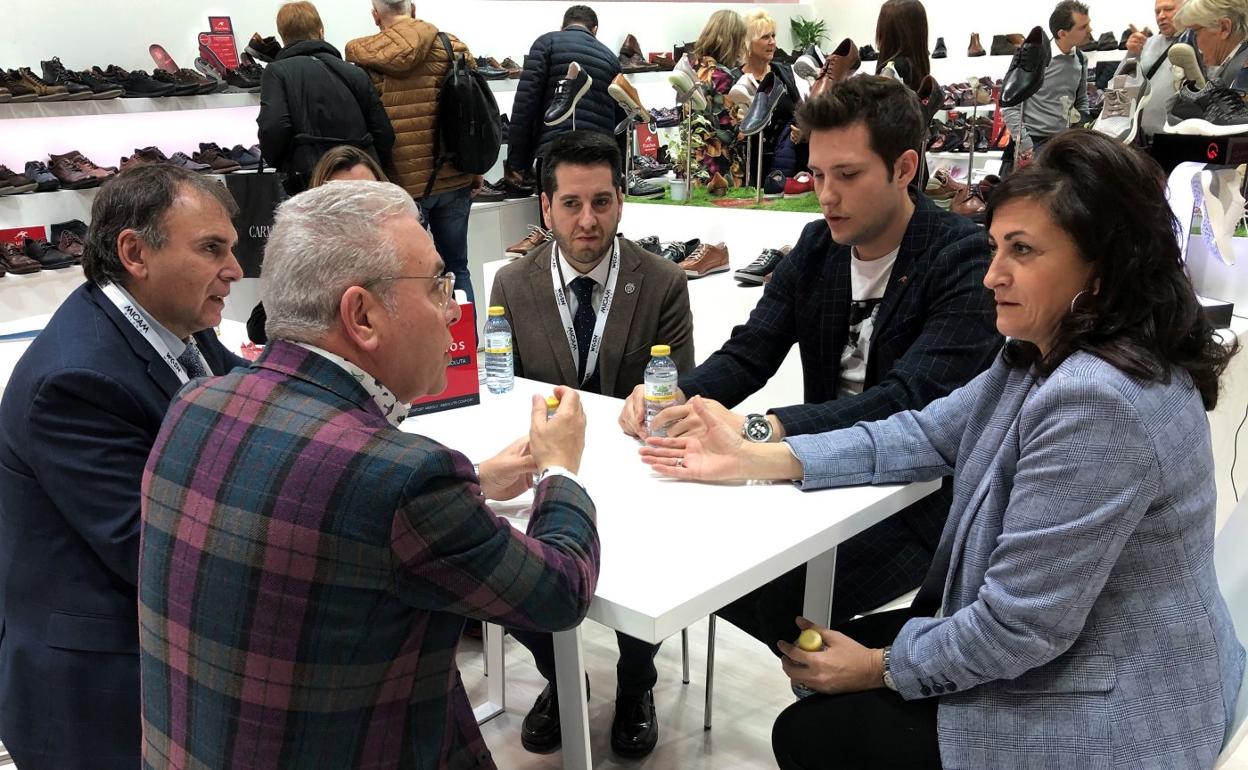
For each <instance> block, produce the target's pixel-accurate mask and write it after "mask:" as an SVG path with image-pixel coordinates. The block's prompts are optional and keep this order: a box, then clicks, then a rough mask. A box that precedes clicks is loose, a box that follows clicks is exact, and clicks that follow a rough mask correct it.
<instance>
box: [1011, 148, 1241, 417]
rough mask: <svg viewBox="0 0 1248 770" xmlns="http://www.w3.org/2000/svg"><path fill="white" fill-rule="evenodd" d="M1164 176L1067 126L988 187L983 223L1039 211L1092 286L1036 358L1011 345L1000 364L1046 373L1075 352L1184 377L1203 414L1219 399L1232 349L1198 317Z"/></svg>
mask: <svg viewBox="0 0 1248 770" xmlns="http://www.w3.org/2000/svg"><path fill="white" fill-rule="evenodd" d="M1165 190H1166V177H1165V174H1164V173H1163V172H1162V170H1161V167H1160V166H1158V165H1157V163H1156V162H1155V161H1154V160H1153V159H1152V158H1150V157H1148V156H1147V155H1144V154H1143V153H1141V152H1139V151H1138V150H1134V149H1132V148H1130V147H1128V146H1126V145H1124V144H1122V143H1121V142H1118V141H1115V140H1113V139H1111V138H1109V137H1108V136H1105V135H1104V134H1101V133H1099V132H1096V131H1090V130H1087V129H1071V130H1069V131H1065V132H1063V133H1061V134H1059V135H1058V136H1056V137H1054V138H1053V139H1052V140H1051V141H1050V142H1048V143H1047V144H1046V145H1045V146H1044V148H1043V149H1042V150H1041V151H1040V154H1039V155H1038V156H1037V157H1036V160H1035V161H1034V162H1033V163H1031V164H1030V165H1029V166H1027V167H1026V168H1024V169H1022V170H1020V171H1017V172H1015V173H1014V174H1012V175H1010V176H1009V177H1008V178H1007V179H1006V180H1005V181H1004V182H1002V183H1001V184H999V185H997V186H996V187H994V188H993V190H992V193H991V195H990V196H989V200H988V210H987V223H988V226H989V227H991V226H992V218H993V214H994V212H995V211H996V210H998V209H1000V208H1001V207H1002V206H1004V205H1005V204H1006V203H1009V202H1010V201H1013V200H1019V199H1028V200H1033V201H1038V202H1042V203H1043V204H1044V205H1045V206H1047V207H1048V210H1049V213H1050V214H1051V215H1052V217H1053V221H1054V222H1055V223H1056V224H1057V226H1058V227H1060V228H1061V229H1062V230H1064V231H1065V232H1066V234H1067V235H1069V236H1070V238H1071V240H1072V241H1074V243H1075V244H1076V245H1077V247H1078V249H1079V255H1080V257H1081V258H1082V259H1083V260H1084V261H1086V262H1088V263H1090V264H1091V265H1092V266H1093V276H1094V278H1096V279H1099V281H1100V286H1099V289H1098V290H1097V293H1096V294H1095V295H1093V294H1091V293H1088V294H1084V295H1082V296H1081V297H1079V302H1078V303H1074V304H1073V305H1072V310H1071V312H1070V313H1068V314H1067V315H1066V316H1065V317H1064V318H1063V319H1062V320H1061V321H1060V322H1059V324H1058V328H1057V334H1056V335H1055V338H1054V342H1053V346H1052V348H1051V349H1050V350H1049V353H1048V355H1044V356H1042V355H1041V354H1040V349H1039V348H1038V347H1036V346H1035V345H1034V344H1032V343H1030V342H1024V341H1022V340H1011V341H1010V342H1009V343H1007V344H1006V347H1005V352H1004V354H1003V358H1004V359H1005V362H1006V363H1007V364H1010V365H1011V366H1017V367H1032V366H1034V367H1035V368H1036V369H1037V370H1038V371H1039V373H1040V374H1041V375H1045V376H1047V375H1049V374H1051V373H1052V372H1053V370H1054V369H1056V368H1057V367H1058V366H1059V365H1060V364H1061V363H1062V362H1063V361H1064V360H1066V358H1067V357H1068V356H1070V355H1071V354H1072V353H1075V352H1078V351H1080V350H1082V351H1086V352H1088V353H1091V354H1093V355H1095V356H1098V357H1099V358H1102V359H1104V360H1105V361H1108V362H1109V363H1111V364H1113V365H1114V366H1116V367H1117V368H1119V369H1121V370H1122V371H1124V372H1126V373H1127V374H1129V375H1131V376H1133V377H1137V378H1139V379H1143V380H1154V381H1157V382H1169V379H1170V375H1171V373H1172V371H1173V369H1175V368H1176V367H1177V368H1181V369H1183V370H1185V371H1186V372H1187V373H1188V374H1189V375H1191V378H1192V381H1193V382H1194V383H1195V385H1196V389H1197V390H1198V391H1200V397H1201V400H1202V401H1203V402H1204V405H1205V409H1207V410H1211V409H1213V408H1214V406H1216V405H1217V402H1218V379H1219V377H1220V376H1221V375H1222V372H1223V371H1224V370H1225V369H1226V365H1227V363H1228V362H1229V361H1230V358H1231V356H1233V355H1234V354H1235V353H1236V352H1237V351H1238V344H1235V345H1233V346H1231V347H1227V346H1224V345H1223V344H1222V343H1221V342H1220V341H1219V339H1218V337H1217V336H1216V334H1215V331H1214V328H1213V326H1212V325H1211V324H1210V323H1209V321H1208V319H1207V318H1206V317H1205V314H1204V311H1203V310H1202V309H1201V306H1200V303H1199V302H1198V301H1197V299H1196V292H1195V290H1193V288H1192V283H1191V281H1190V280H1189V279H1188V277H1187V274H1186V273H1185V272H1184V271H1183V262H1182V259H1181V254H1180V251H1179V244H1178V241H1177V240H1176V237H1175V236H1176V234H1178V237H1183V238H1185V237H1187V233H1186V231H1185V230H1184V229H1183V228H1181V227H1180V225H1179V222H1178V220H1176V219H1175V217H1174V214H1173V213H1172V212H1171V210H1170V205H1169V203H1168V202H1167V201H1166V193H1165Z"/></svg>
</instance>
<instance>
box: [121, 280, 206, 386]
mask: <svg viewBox="0 0 1248 770" xmlns="http://www.w3.org/2000/svg"><path fill="white" fill-rule="evenodd" d="M100 291H102V292H104V296H105V297H108V298H109V299H110V300H111V301H112V303H113V304H114V305H116V306H117V309H118V310H120V311H121V314H122V315H123V316H125V319H126V320H127V321H129V322H130V323H131V324H132V325H133V326H134V328H135V330H136V331H138V333H139V334H141V335H143V339H145V340H147V344H149V345H151V346H152V349H153V350H155V351H156V353H157V354H158V355H160V357H161V358H163V359H165V363H166V364H169V368H170V369H172V370H173V373H174V374H176V375H177V376H178V380H179V381H181V383H182V384H183V385H185V384H186V383H188V382H190V378H189V377H187V376H186V369H185V368H183V366H182V364H180V363H178V358H177V356H175V355H174V354H173V353H172V352H170V350H169V346H168V345H166V344H165V341H164V340H163V339H161V338H160V335H159V334H157V333H156V330H155V329H153V328H152V325H151V323H150V322H149V321H148V320H147V315H146V314H145V313H144V312H143V311H142V310H140V309H139V307H138V303H137V302H135V301H133V300H131V299H128V298H127V297H126V295H124V294H122V293H121V289H120V288H118V286H117V284H115V283H110V284H108V285H107V286H102V287H100ZM205 368H206V367H205Z"/></svg>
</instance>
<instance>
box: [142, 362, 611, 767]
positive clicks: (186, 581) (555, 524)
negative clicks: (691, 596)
mask: <svg viewBox="0 0 1248 770" xmlns="http://www.w3.org/2000/svg"><path fill="white" fill-rule="evenodd" d="M533 511H534V512H533V517H532V520H531V522H530V524H529V531H528V534H527V535H522V534H520V533H519V532H517V531H516V530H515V529H514V528H513V527H512V526H511V525H510V524H509V523H507V522H506V521H505V520H503V519H501V518H498V517H496V516H495V515H493V514H492V513H491V512H490V510H489V508H488V507H487V506H486V505H485V502H484V500H483V499H482V497H481V494H480V489H479V487H478V483H477V478H476V476H475V475H474V473H473V470H472V465H471V463H469V461H468V460H467V458H465V457H464V456H463V455H461V454H459V453H458V452H455V451H453V450H450V449H448V448H446V447H444V446H441V445H440V444H437V443H436V442H434V441H431V440H429V439H427V438H423V437H421V436H417V435H413V434H408V433H403V432H401V431H398V430H395V429H393V428H392V427H391V426H390V425H389V424H388V423H387V422H386V421H385V420H384V419H383V417H382V415H381V413H380V411H379V410H378V409H377V408H376V405H375V403H374V402H373V400H372V399H371V398H370V397H369V396H368V394H367V393H366V392H365V391H364V389H363V388H361V387H360V385H359V384H358V383H357V382H355V381H354V380H353V379H352V378H351V377H350V376H349V375H348V374H347V373H346V372H345V371H343V370H342V369H341V368H339V367H338V366H337V365H335V364H333V363H332V362H330V361H328V360H327V359H325V358H323V357H321V356H319V355H316V354H315V353H311V352H309V351H307V350H305V349H303V348H300V347H298V346H295V345H292V344H289V343H285V342H282V341H276V342H274V343H272V344H271V345H270V346H269V348H268V349H267V350H266V351H265V353H264V355H263V356H262V357H261V358H260V359H259V360H258V361H256V363H255V364H253V365H252V366H251V367H250V368H248V369H245V370H243V369H240V370H236V371H235V373H233V374H230V375H227V376H225V377H221V378H217V379H213V380H205V381H199V382H197V383H195V384H193V385H192V386H188V387H187V388H185V389H184V390H183V391H182V392H181V393H180V394H179V395H178V397H177V398H176V399H175V400H174V402H173V404H172V406H171V408H170V411H169V415H168V417H167V418H166V420H165V422H164V425H163V427H162V428H161V431H160V434H159V436H158V437H157V439H156V444H155V446H154V448H153V450H152V454H151V457H150V458H149V460H148V465H147V469H146V471H145V473H144V478H143V536H142V549H141V555H140V564H139V626H140V628H139V641H140V646H141V666H142V685H143V760H144V762H143V766H144V767H145V768H231V767H237V768H313V767H324V768H492V767H494V761H493V759H492V758H491V756H490V752H489V751H488V750H487V748H486V746H485V743H484V741H483V740H482V737H481V733H480V731H479V730H478V728H477V724H476V721H475V719H474V718H473V714H472V709H471V707H470V706H469V703H468V699H467V696H466V695H465V692H464V687H463V684H462V683H461V681H460V678H459V671H458V669H457V668H456V666H455V651H456V646H457V644H458V641H459V638H460V633H461V632H462V630H463V624H464V617H465V616H467V617H472V618H478V619H481V620H488V621H491V622H495V623H501V624H504V625H507V626H513V627H518V628H525V629H533V630H541V631H553V630H559V629H565V628H569V627H572V626H574V625H576V624H577V623H579V622H580V621H581V619H582V618H583V617H584V616H585V613H586V611H587V610H588V608H589V603H590V601H591V599H592V598H593V595H594V588H595V585H596V583H597V578H598V566H599V544H598V535H597V530H596V528H595V524H594V515H595V512H594V506H593V503H592V502H591V501H590V499H589V497H588V496H587V495H586V494H585V491H584V490H583V489H582V488H581V487H580V486H578V485H577V484H575V483H574V482H572V481H570V480H568V479H566V478H562V477H553V478H551V479H548V480H546V481H545V482H543V483H542V485H541V486H539V487H538V489H537V490H536V493H535V502H534V509H533Z"/></svg>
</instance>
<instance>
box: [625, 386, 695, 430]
mask: <svg viewBox="0 0 1248 770" xmlns="http://www.w3.org/2000/svg"><path fill="white" fill-rule="evenodd" d="M676 403H677V404H683V403H685V394H684V393H683V392H682V391H681V390H680V388H677V389H676ZM664 411H666V410H664ZM657 416H658V415H656V417H657ZM619 422H620V428H621V429H622V430H623V431H624V432H625V433H626V434H628V435H629V436H635V437H637V438H640V439H644V438H645V437H646V436H649V435H650V431H649V430H647V429H646V386H645V385H638V386H637V387H635V388H633V392H632V393H629V394H628V398H626V399H624V408H623V409H621V410H620V420H619Z"/></svg>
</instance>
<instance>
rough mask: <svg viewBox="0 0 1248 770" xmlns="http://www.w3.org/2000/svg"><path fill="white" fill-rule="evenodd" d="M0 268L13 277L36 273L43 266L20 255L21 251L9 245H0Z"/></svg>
mask: <svg viewBox="0 0 1248 770" xmlns="http://www.w3.org/2000/svg"><path fill="white" fill-rule="evenodd" d="M0 268H3V269H4V270H5V271H7V272H10V273H12V274H13V275H26V274H27V273H37V272H39V271H40V270H42V269H43V265H41V264H39V263H38V262H36V261H35V260H33V259H31V258H30V257H28V256H26V255H25V254H23V253H22V250H21V249H19V248H18V247H17V246H14V245H13V244H11V243H3V244H0Z"/></svg>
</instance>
